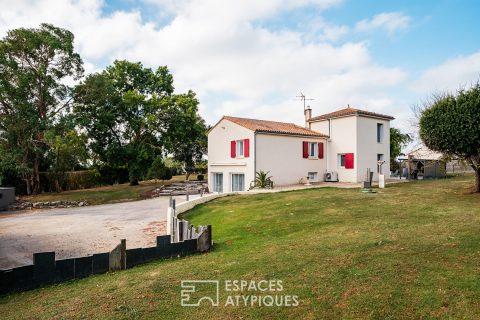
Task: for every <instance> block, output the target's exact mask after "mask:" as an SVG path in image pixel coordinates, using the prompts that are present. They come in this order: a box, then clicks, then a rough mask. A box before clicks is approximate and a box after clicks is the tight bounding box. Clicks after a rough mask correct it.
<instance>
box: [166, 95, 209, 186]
mask: <svg viewBox="0 0 480 320" xmlns="http://www.w3.org/2000/svg"><path fill="white" fill-rule="evenodd" d="M198 104H199V102H198V99H197V98H196V96H195V93H194V92H192V91H189V92H188V93H186V94H180V95H174V96H172V97H171V100H170V103H169V104H168V107H167V108H166V110H165V116H166V119H165V120H166V121H164V123H165V124H166V128H167V129H166V130H165V141H166V146H167V149H168V150H169V152H170V153H171V154H172V155H173V157H174V159H175V160H177V161H178V162H180V163H182V165H183V170H184V171H185V173H186V178H187V180H188V178H189V176H190V174H191V173H192V172H193V171H195V165H196V164H197V163H198V162H200V161H201V160H202V156H203V155H204V154H205V153H206V151H207V126H206V124H205V121H204V120H203V119H202V117H200V115H199V114H198Z"/></svg>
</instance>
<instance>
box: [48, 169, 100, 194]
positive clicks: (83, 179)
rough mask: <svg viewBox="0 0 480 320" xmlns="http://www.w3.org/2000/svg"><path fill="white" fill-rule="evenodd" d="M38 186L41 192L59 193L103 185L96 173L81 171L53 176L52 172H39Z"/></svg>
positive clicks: (93, 171)
mask: <svg viewBox="0 0 480 320" xmlns="http://www.w3.org/2000/svg"><path fill="white" fill-rule="evenodd" d="M57 181H58V185H57ZM40 184H41V189H42V191H43V192H59V191H68V190H78V189H88V188H94V187H97V186H100V185H103V184H104V183H103V181H102V178H101V176H100V174H99V173H98V171H96V170H82V171H67V172H64V173H62V174H61V175H58V174H57V175H55V174H54V173H52V172H41V173H40Z"/></svg>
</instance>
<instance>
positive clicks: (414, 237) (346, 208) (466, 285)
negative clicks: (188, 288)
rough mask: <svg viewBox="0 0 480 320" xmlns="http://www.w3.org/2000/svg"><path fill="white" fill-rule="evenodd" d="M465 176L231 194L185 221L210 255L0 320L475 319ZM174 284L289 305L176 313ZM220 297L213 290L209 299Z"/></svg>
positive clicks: (36, 299) (476, 279)
mask: <svg viewBox="0 0 480 320" xmlns="http://www.w3.org/2000/svg"><path fill="white" fill-rule="evenodd" d="M472 184H473V177H472V176H461V177H456V178H450V179H444V180H437V181H418V182H413V183H408V184H406V183H405V184H397V185H391V186H388V188H387V189H384V190H381V191H379V193H377V194H363V193H360V191H359V189H334V188H323V189H311V190H304V191H294V192H285V193H279V194H261V195H247V196H232V197H226V198H222V199H218V200H216V201H213V202H211V203H208V204H205V205H201V206H199V207H197V208H195V209H194V210H192V211H191V212H190V213H189V214H188V218H189V219H190V220H191V221H192V222H193V223H195V224H206V223H210V224H212V225H213V235H214V236H213V238H214V241H215V249H214V250H213V251H212V252H210V253H207V254H197V255H194V256H190V257H184V258H175V259H170V260H165V261H157V262H154V263H150V264H147V265H143V266H139V267H136V268H133V269H129V270H126V271H122V272H117V273H110V274H106V275H100V276H94V277H90V278H87V279H83V280H79V281H72V282H68V283H64V284H60V285H55V286H51V287H48V288H44V289H39V290H34V291H30V292H25V293H20V294H14V295H10V296H4V297H2V298H0V315H1V316H2V319H21V318H44V319H76V318H78V319H80V318H85V319H92V318H99V319H105V318H107V319H135V318H138V319H144V318H147V319H149V318H150V319H184V318H185V319H187V318H190V319H259V318H265V319H283V318H289V317H290V318H293V319H302V320H304V319H324V318H327V319H328V318H330V319H339V318H344V319H345V318H346V319H362V318H372V319H418V318H424V319H434V318H445V319H452V318H455V319H458V318H465V319H478V318H480V195H478V194H472V193H470V190H471V186H472ZM183 279H219V280H225V279H232V280H233V279H245V280H261V279H280V280H282V281H283V286H284V290H283V292H282V293H283V294H289V295H298V297H299V299H300V305H299V306H298V307H292V308H281V307H263V308H259V307H232V306H228V307H225V306H222V307H207V306H202V307H200V308H191V307H190V308H187V307H181V306H180V281H181V280H183ZM225 298H226V293H225V292H224V291H221V293H220V300H221V301H224V299H225Z"/></svg>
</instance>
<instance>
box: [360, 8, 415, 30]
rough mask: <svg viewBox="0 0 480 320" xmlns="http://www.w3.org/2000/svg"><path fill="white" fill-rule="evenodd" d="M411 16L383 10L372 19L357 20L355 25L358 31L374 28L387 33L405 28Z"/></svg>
mask: <svg viewBox="0 0 480 320" xmlns="http://www.w3.org/2000/svg"><path fill="white" fill-rule="evenodd" d="M411 20H412V19H411V18H410V17H409V16H407V15H405V14H403V13H401V12H383V13H380V14H377V15H375V16H374V17H373V18H372V19H365V20H362V21H359V22H358V23H357V24H356V25H355V30H356V31H358V32H370V31H373V30H376V29H385V30H386V31H387V32H388V33H389V34H394V33H395V32H397V31H404V30H407V29H408V27H409V26H410V22H411Z"/></svg>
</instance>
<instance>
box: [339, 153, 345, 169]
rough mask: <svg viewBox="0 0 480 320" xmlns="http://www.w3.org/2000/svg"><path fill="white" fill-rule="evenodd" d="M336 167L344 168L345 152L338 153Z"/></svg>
mask: <svg viewBox="0 0 480 320" xmlns="http://www.w3.org/2000/svg"><path fill="white" fill-rule="evenodd" d="M338 167H339V168H345V153H339V154H338Z"/></svg>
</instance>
